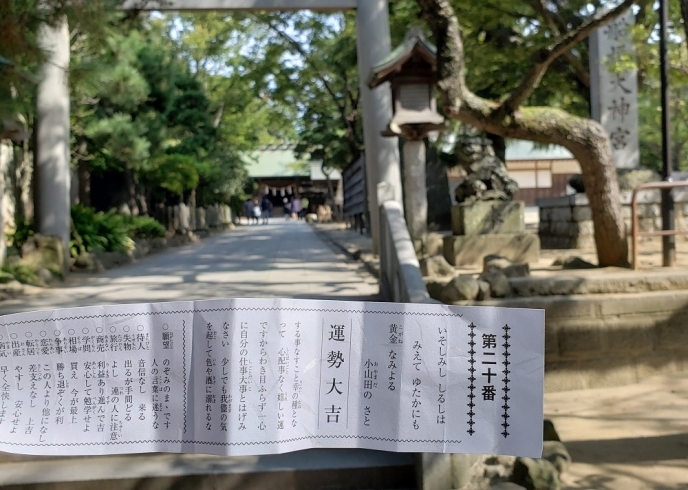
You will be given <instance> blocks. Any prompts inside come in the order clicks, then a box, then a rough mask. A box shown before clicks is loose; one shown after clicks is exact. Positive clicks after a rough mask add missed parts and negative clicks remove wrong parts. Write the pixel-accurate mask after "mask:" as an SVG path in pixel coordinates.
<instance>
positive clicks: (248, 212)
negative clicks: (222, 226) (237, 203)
mask: <svg viewBox="0 0 688 490" xmlns="http://www.w3.org/2000/svg"><path fill="white" fill-rule="evenodd" d="M244 216H246V224H247V225H250V224H251V221H252V220H253V199H250V198H249V199H246V202H245V203H244Z"/></svg>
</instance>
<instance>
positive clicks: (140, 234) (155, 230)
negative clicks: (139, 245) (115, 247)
mask: <svg viewBox="0 0 688 490" xmlns="http://www.w3.org/2000/svg"><path fill="white" fill-rule="evenodd" d="M124 225H125V227H126V228H127V233H128V234H129V236H130V237H131V238H139V239H148V238H162V237H164V236H165V227H164V226H163V225H162V224H161V223H160V222H159V221H158V220H156V219H155V218H151V217H150V216H124Z"/></svg>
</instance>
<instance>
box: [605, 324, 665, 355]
mask: <svg viewBox="0 0 688 490" xmlns="http://www.w3.org/2000/svg"><path fill="white" fill-rule="evenodd" d="M634 320H635V321H631V322H629V321H625V322H606V323H605V325H604V327H603V328H602V335H603V339H602V340H603V342H604V346H603V347H604V349H605V350H606V351H607V352H614V353H617V354H618V353H619V352H633V353H647V352H652V351H653V350H654V349H655V348H656V346H657V342H658V336H657V329H656V328H655V322H654V321H653V319H652V318H650V317H647V318H639V319H634Z"/></svg>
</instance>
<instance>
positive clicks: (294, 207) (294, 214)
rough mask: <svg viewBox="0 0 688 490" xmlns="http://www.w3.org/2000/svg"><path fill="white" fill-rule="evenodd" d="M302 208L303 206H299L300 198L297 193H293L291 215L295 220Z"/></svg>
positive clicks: (299, 215)
mask: <svg viewBox="0 0 688 490" xmlns="http://www.w3.org/2000/svg"><path fill="white" fill-rule="evenodd" d="M302 209H303V207H302V206H301V198H300V197H299V195H298V194H294V199H292V201H291V217H292V218H293V219H295V220H298V219H299V218H300V217H301V210H302Z"/></svg>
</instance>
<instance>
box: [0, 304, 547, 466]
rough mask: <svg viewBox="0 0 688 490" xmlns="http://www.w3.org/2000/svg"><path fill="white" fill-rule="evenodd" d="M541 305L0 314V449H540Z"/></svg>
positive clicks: (161, 307)
mask: <svg viewBox="0 0 688 490" xmlns="http://www.w3.org/2000/svg"><path fill="white" fill-rule="evenodd" d="M543 368H544V312H543V311H541V310H523V309H505V308H490V307H452V306H445V305H416V304H396V303H357V302H335V301H306V300H286V299H281V300H257V299H233V300H212V301H195V302H176V303H155V304H138V305H121V306H105V307H89V308H73V309H63V310H54V311H47V312H34V313H23V314H16V315H8V316H4V317H1V318H0V450H1V451H7V452H15V453H27V454H39V455H83V454H89V455H90V454H112V453H141V452H185V453H210V454H220V455H257V454H270V453H282V452H288V451H296V450H300V449H307V448H314V447H328V448H369V449H379V450H385V451H403V452H452V453H486V454H512V455H524V456H532V457H538V456H540V454H541V450H542V429H543V422H542V421H543V405H542V403H543V376H544V369H543Z"/></svg>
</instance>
